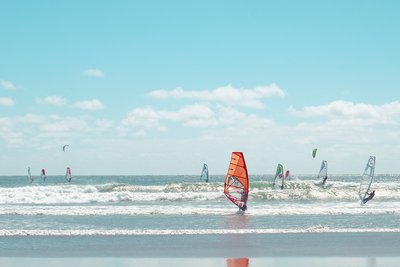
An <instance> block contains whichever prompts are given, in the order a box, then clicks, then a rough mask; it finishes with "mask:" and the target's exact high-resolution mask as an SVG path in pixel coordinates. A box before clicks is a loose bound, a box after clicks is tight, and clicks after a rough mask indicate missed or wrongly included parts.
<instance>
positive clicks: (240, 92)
mask: <svg viewBox="0 0 400 267" xmlns="http://www.w3.org/2000/svg"><path fill="white" fill-rule="evenodd" d="M149 95H150V96H151V97H154V98H158V99H169V98H172V99H192V100H196V101H198V100H201V101H215V102H220V103H224V104H225V105H239V106H243V107H251V108H264V107H265V104H264V103H263V102H262V100H263V99H265V98H269V97H284V96H285V95H286V93H285V92H284V91H283V90H282V89H281V88H280V87H279V86H278V85H276V84H271V85H269V86H257V87H255V88H254V89H239V88H235V87H233V86H231V85H227V86H223V87H218V88H215V89H214V90H211V91H209V90H202V91H197V90H196V91H195V90H191V91H187V90H184V89H182V88H176V89H174V90H170V91H167V90H155V91H152V92H150V93H149Z"/></svg>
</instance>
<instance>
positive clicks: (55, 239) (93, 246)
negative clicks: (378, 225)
mask: <svg viewBox="0 0 400 267" xmlns="http://www.w3.org/2000/svg"><path fill="white" fill-rule="evenodd" d="M399 248H400V233H298V234H225V235H217V234H215V235H174V236H159V235H156V236H154V235H133V236H11V237H5V236H3V237H0V257H3V258H4V257H41V258H56V257H113V258H115V257H128V258H212V257H222V258H229V257H234V258H238V257H239V258H240V257H362V258H371V257H399V256H400V250H399Z"/></svg>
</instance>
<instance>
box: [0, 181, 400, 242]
mask: <svg viewBox="0 0 400 267" xmlns="http://www.w3.org/2000/svg"><path fill="white" fill-rule="evenodd" d="M359 180H360V176H351V175H347V176H333V177H330V178H329V180H328V184H327V188H321V187H320V186H319V185H317V183H316V181H314V180H312V179H310V176H306V175H304V176H300V177H293V179H292V180H291V181H288V182H287V183H286V186H285V189H283V190H280V189H278V190H276V189H273V188H272V184H271V181H272V176H251V177H250V193H249V201H248V210H247V211H246V213H244V214H240V213H238V212H237V210H238V209H237V208H236V206H234V205H233V204H232V203H231V202H230V201H229V200H227V198H226V197H225V196H224V194H223V181H224V177H223V176H211V177H210V181H211V182H210V183H201V182H200V181H199V177H198V176H111V177H107V176H82V177H81V176H78V177H74V178H73V182H72V183H71V184H69V183H66V181H65V179H64V178H63V177H61V176H54V177H51V176H50V177H48V178H47V180H46V182H43V181H41V180H40V179H39V178H36V179H35V181H34V182H33V184H30V183H29V181H28V180H27V178H26V177H18V176H12V177H0V205H1V209H0V224H1V225H2V228H1V229H0V235H3V236H5V235H7V236H13V235H14V236H19V235H65V236H68V235H88V234H91V235H141V234H148V235H157V234H159V235H162V234H166V233H168V234H176V235H179V234H182V233H183V234H207V233H209V234H224V233H226V234H232V233H243V234H246V233H260V234H261V233H297V232H307V233H309V232H318V233H320V232H400V226H399V224H398V221H399V219H400V183H399V177H398V176H397V175H377V176H376V177H375V181H376V182H375V183H374V184H373V187H374V189H375V190H376V197H375V198H374V199H373V200H372V201H370V202H368V204H367V205H365V206H361V205H360V200H359V198H358V187H359Z"/></svg>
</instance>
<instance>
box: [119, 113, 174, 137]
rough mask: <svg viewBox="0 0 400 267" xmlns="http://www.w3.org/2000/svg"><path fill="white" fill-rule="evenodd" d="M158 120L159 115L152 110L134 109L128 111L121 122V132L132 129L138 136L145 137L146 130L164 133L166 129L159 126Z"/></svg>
mask: <svg viewBox="0 0 400 267" xmlns="http://www.w3.org/2000/svg"><path fill="white" fill-rule="evenodd" d="M160 119H161V116H160V114H159V113H158V112H157V111H156V110H154V109H152V108H149V107H146V108H136V109H133V110H131V111H129V112H128V113H127V114H126V117H125V119H123V120H122V121H121V125H122V130H123V131H126V130H127V129H129V128H133V129H135V132H136V133H140V135H145V130H147V129H156V130H158V131H165V130H166V128H165V127H164V126H162V125H161V123H160Z"/></svg>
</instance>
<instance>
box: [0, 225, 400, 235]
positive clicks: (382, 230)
mask: <svg viewBox="0 0 400 267" xmlns="http://www.w3.org/2000/svg"><path fill="white" fill-rule="evenodd" d="M305 233H400V228H377V229H371V228H363V229H360V228H328V227H320V228H318V227H316V228H315V227H314V228H305V229H179V230H124V229H109V230H102V229H99V230H96V229H90V230H83V229H82V230H53V229H51V230H19V229H11V230H0V236H121V235H123V236H139V235H153V236H157V235H232V234H234V235H238V234H239V235H243V234H305Z"/></svg>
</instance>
